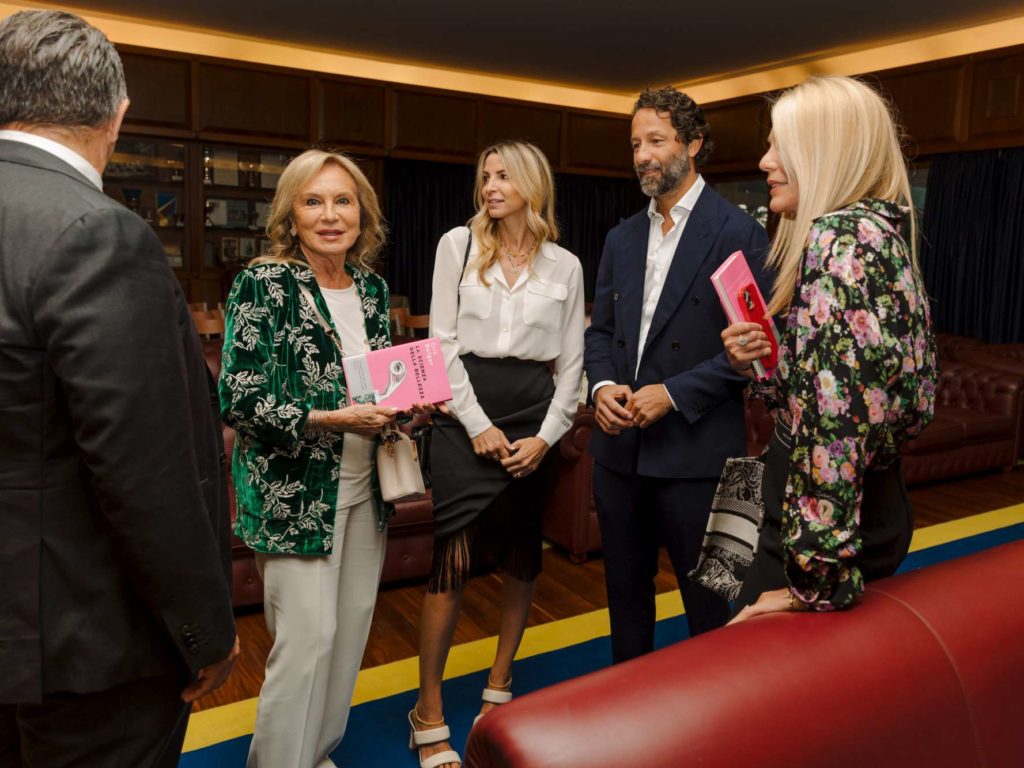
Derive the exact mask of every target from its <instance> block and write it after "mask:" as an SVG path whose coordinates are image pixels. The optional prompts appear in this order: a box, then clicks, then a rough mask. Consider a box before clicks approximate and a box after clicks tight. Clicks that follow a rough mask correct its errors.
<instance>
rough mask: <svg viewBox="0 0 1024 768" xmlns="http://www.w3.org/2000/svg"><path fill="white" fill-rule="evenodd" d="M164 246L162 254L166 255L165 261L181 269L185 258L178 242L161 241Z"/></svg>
mask: <svg viewBox="0 0 1024 768" xmlns="http://www.w3.org/2000/svg"><path fill="white" fill-rule="evenodd" d="M161 245H163V247H164V256H166V257H167V263H168V264H170V265H171V266H172V267H173V268H175V269H181V268H182V267H184V266H185V259H184V257H183V256H182V253H181V244H180V243H161Z"/></svg>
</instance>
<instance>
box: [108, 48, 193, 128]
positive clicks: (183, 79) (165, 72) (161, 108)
mask: <svg viewBox="0 0 1024 768" xmlns="http://www.w3.org/2000/svg"><path fill="white" fill-rule="evenodd" d="M120 53H121V61H122V63H123V64H124V77H125V81H126V82H127V84H128V98H129V99H130V101H131V104H130V105H129V107H128V114H127V115H125V127H126V128H127V129H128V130H130V129H131V127H133V126H160V127H164V128H175V129H181V130H188V129H189V128H191V127H192V88H191V64H190V62H189V61H188V60H186V59H173V58H169V57H166V56H150V55H147V54H142V53H134V52H129V51H121V52H120Z"/></svg>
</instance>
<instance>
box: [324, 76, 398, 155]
mask: <svg viewBox="0 0 1024 768" xmlns="http://www.w3.org/2000/svg"><path fill="white" fill-rule="evenodd" d="M314 88H315V92H316V97H317V100H318V101H319V108H318V110H317V112H318V114H317V122H316V126H317V132H316V136H317V140H318V141H320V142H323V143H326V144H338V145H340V146H352V147H367V148H370V147H372V148H376V149H380V150H383V149H384V147H385V142H386V138H387V137H386V136H385V130H384V127H385V103H386V100H387V99H386V95H387V93H386V90H385V88H384V86H383V85H367V84H364V83H355V82H348V81H344V80H335V79H332V78H324V77H317V78H316V79H315V85H314Z"/></svg>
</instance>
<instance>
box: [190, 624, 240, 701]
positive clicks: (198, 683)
mask: <svg viewBox="0 0 1024 768" xmlns="http://www.w3.org/2000/svg"><path fill="white" fill-rule="evenodd" d="M240 649H241V645H240V644H239V642H238V635H235V644H234V645H233V646H232V647H231V653H229V654H228V655H227V658H226V659H222V660H221V661H218V662H215V663H213V664H211V665H210V666H208V667H203V668H202V669H200V670H199V675H198V677H197V678H196V680H195V682H193V683H191V684H190V685H189V686H188V688H186V689H185V690H184V691H182V692H181V699H182V701H187V702H188V703H189V704H191V703H192V702H193V701H195V700H196V699H200V698H202V697H203V696H205V695H206V694H208V693H210V692H211V691H215V690H217V689H218V688H220V687H221V685H222V684H223V683H224V681H225V680H227V679H228V675H230V674H231V670H232V669H233V668H234V666H235V659H237V658H238V654H239V651H240Z"/></svg>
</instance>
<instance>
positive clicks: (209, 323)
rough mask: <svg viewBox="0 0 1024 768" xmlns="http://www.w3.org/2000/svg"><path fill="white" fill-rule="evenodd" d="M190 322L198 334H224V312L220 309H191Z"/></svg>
mask: <svg viewBox="0 0 1024 768" xmlns="http://www.w3.org/2000/svg"><path fill="white" fill-rule="evenodd" d="M192 322H193V323H194V324H195V326H196V332H197V333H198V334H199V335H200V336H223V335H224V314H223V313H222V312H221V311H220V310H217V309H207V310H198V311H197V310H193V312H192Z"/></svg>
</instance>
